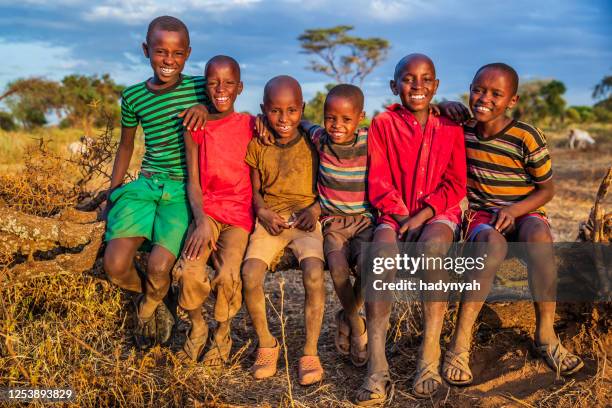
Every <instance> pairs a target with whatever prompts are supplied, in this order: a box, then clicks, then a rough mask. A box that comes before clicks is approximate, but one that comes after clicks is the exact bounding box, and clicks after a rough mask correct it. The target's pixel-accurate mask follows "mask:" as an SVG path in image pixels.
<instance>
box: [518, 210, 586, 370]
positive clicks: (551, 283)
mask: <svg viewBox="0 0 612 408" xmlns="http://www.w3.org/2000/svg"><path fill="white" fill-rule="evenodd" d="M519 241H520V242H529V243H531V244H532V245H527V246H526V248H527V261H528V270H529V287H530V289H531V294H532V296H533V298H534V306H535V316H536V332H535V336H534V337H535V341H536V343H537V344H539V345H544V344H556V343H557V341H558V339H557V335H556V333H555V329H554V323H555V309H556V306H557V303H556V300H555V298H556V293H557V269H556V267H555V259H554V254H553V247H552V242H553V239H552V235H551V233H550V228H549V227H548V224H546V222H544V221H543V220H541V219H539V218H536V217H530V218H528V219H527V220H525V221H524V222H523V223H521V225H520V229H519ZM578 362H579V359H578V358H577V357H576V356H567V357H566V358H565V359H564V360H563V362H562V364H561V371H564V370H567V369H569V368H572V367H574V366H576V364H578Z"/></svg>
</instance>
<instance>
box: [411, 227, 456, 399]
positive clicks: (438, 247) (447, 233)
mask: <svg viewBox="0 0 612 408" xmlns="http://www.w3.org/2000/svg"><path fill="white" fill-rule="evenodd" d="M452 242H453V231H452V230H451V229H450V228H449V227H448V226H446V225H444V224H441V223H433V224H429V225H426V226H425V228H424V229H423V232H422V233H421V236H420V237H419V240H418V244H417V248H418V251H417V254H424V255H425V257H427V258H442V257H444V256H446V253H447V252H448V250H449V248H450V245H451V243H452ZM447 278H448V273H447V272H446V271H444V270H436V269H433V270H426V271H422V279H423V281H425V282H428V283H429V282H437V281H440V280H443V281H446V280H448V279H447ZM422 297H423V302H422V304H423V329H424V330H423V340H422V342H421V347H420V349H419V363H418V364H417V370H418V369H420V368H422V367H425V366H427V365H429V364H431V363H438V362H439V361H440V333H441V332H442V325H443V323H444V312H446V303H447V302H446V301H445V300H441V299H443V298H444V297H445V294H444V292H441V293H437V292H433V293H431V292H424V293H423V296H422ZM438 378H439V377H438ZM439 386H440V383H439V382H438V381H435V380H433V379H429V380H425V381H423V382H422V383H420V384H418V385H417V386H416V387H415V391H416V392H417V393H419V394H433V393H434V392H435V391H436V389H437V388H438V387H439Z"/></svg>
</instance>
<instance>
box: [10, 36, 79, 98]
mask: <svg viewBox="0 0 612 408" xmlns="http://www.w3.org/2000/svg"><path fill="white" fill-rule="evenodd" d="M0 54H1V55H10V58H9V59H5V62H4V63H3V69H2V71H0V88H2V89H3V88H4V87H5V86H6V84H7V83H8V82H10V81H13V80H15V79H17V78H25V77H29V76H38V77H47V78H51V79H60V78H62V77H63V76H64V75H68V74H71V73H74V72H75V71H76V70H78V69H79V68H81V67H84V66H85V65H86V64H87V62H86V61H83V60H80V59H78V58H75V57H74V56H73V54H72V49H71V48H69V47H64V46H56V45H52V44H50V43H46V42H37V41H35V42H17V41H7V40H4V39H2V38H0Z"/></svg>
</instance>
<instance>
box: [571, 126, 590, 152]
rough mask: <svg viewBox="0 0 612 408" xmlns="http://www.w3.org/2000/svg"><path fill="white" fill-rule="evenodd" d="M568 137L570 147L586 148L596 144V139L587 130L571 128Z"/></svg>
mask: <svg viewBox="0 0 612 408" xmlns="http://www.w3.org/2000/svg"><path fill="white" fill-rule="evenodd" d="M568 139H569V148H570V149H575V148H578V149H585V148H587V147H589V146H591V147H593V146H595V140H594V139H593V138H592V137H591V135H589V133H588V132H587V131H586V130H580V129H570V132H569V135H568Z"/></svg>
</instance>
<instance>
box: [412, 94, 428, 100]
mask: <svg viewBox="0 0 612 408" xmlns="http://www.w3.org/2000/svg"><path fill="white" fill-rule="evenodd" d="M410 99H416V100H421V99H425V95H410Z"/></svg>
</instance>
